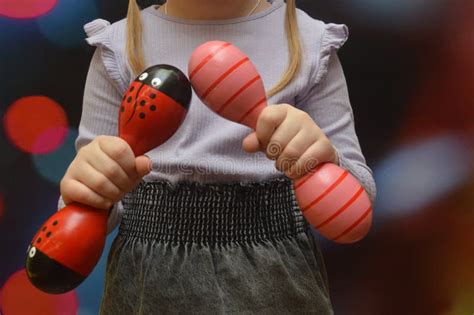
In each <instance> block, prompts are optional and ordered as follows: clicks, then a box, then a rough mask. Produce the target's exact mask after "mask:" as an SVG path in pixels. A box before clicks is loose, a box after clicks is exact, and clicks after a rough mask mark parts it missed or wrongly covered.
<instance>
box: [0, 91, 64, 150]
mask: <svg viewBox="0 0 474 315" xmlns="http://www.w3.org/2000/svg"><path fill="white" fill-rule="evenodd" d="M4 124H5V132H6V134H7V136H8V138H9V139H10V141H11V142H12V143H13V144H14V145H15V146H17V147H18V148H19V149H21V150H22V151H24V152H27V153H33V154H46V153H49V152H51V151H54V150H55V149H56V148H58V147H59V146H60V145H61V144H62V143H63V142H64V140H65V138H66V135H67V127H68V121H67V117H66V113H65V111H64V109H63V108H62V107H61V105H59V104H58V103H57V102H55V101H54V100H52V99H50V98H48V97H46V96H28V97H23V98H20V99H19V100H17V101H16V102H14V103H13V104H12V105H11V106H10V107H9V108H8V109H7V111H6V113H5V116H4ZM38 139H41V146H38V145H36V146H35V144H36V143H37V142H38Z"/></svg>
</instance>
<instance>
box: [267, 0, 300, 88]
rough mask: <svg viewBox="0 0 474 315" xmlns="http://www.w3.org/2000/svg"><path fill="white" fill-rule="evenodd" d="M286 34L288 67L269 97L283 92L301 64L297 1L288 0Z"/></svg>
mask: <svg viewBox="0 0 474 315" xmlns="http://www.w3.org/2000/svg"><path fill="white" fill-rule="evenodd" d="M285 33H286V38H287V41H288V56H289V61H288V67H287V68H286V71H285V73H284V74H283V76H282V78H281V79H280V81H279V82H278V83H277V84H276V85H275V86H274V87H273V88H272V89H271V90H270V91H268V92H267V97H270V96H273V95H275V94H276V93H278V92H280V91H281V90H283V89H284V88H285V87H286V86H287V85H288V83H290V82H291V80H293V78H294V77H295V75H296V74H297V73H298V70H299V68H300V64H301V58H302V56H301V55H302V52H301V41H300V33H299V30H298V23H297V20H296V3H295V0H286V12H285Z"/></svg>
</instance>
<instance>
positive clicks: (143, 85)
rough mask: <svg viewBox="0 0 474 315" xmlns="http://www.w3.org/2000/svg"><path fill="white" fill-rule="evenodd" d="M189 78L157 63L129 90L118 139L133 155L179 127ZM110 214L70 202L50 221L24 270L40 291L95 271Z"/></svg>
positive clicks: (70, 285)
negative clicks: (119, 138) (121, 140)
mask: <svg viewBox="0 0 474 315" xmlns="http://www.w3.org/2000/svg"><path fill="white" fill-rule="evenodd" d="M191 95H192V90H191V85H190V83H189V81H188V79H187V78H186V76H185V74H184V73H182V72H181V71H180V70H179V69H177V68H175V67H172V66H169V65H157V66H153V67H151V68H148V69H147V70H145V71H144V72H143V73H142V74H140V75H139V76H138V77H137V78H136V79H135V81H134V82H133V83H132V84H131V85H130V87H129V89H128V90H127V92H126V94H125V96H124V98H123V101H122V104H121V106H120V113H119V135H120V137H121V138H122V139H124V140H125V141H127V143H128V144H129V145H130V147H131V148H132V150H133V152H134V153H135V155H137V156H138V155H143V154H144V153H146V152H148V151H150V150H151V149H153V148H155V147H157V146H159V145H160V144H162V143H164V142H165V141H166V140H168V138H170V137H171V136H172V135H173V134H174V133H175V132H176V130H177V129H178V128H179V126H180V125H181V123H182V121H183V120H184V117H185V115H186V113H187V110H188V108H189V104H190V101H191ZM107 219H108V211H104V210H99V209H94V208H92V207H88V206H85V205H82V204H79V203H72V204H70V205H68V206H67V207H65V208H63V209H61V211H58V212H56V213H55V214H54V215H53V216H52V217H50V218H49V219H48V220H47V221H46V222H45V223H44V224H43V225H42V227H41V229H40V230H39V231H38V233H36V235H35V237H34V238H33V240H32V241H31V244H30V246H29V247H28V257H27V259H26V270H27V274H28V278H29V279H30V281H31V282H32V283H33V284H34V285H35V286H36V287H37V288H39V289H40V290H42V291H44V292H47V293H52V294H59V293H64V292H67V291H70V290H72V289H74V288H75V287H77V286H78V285H79V284H80V283H81V282H82V281H83V280H84V279H85V278H86V277H87V276H88V275H89V274H90V273H91V272H92V270H93V269H94V267H95V265H96V264H97V262H98V260H99V259H100V256H101V254H102V251H103V249H104V243H105V238H106V232H107Z"/></svg>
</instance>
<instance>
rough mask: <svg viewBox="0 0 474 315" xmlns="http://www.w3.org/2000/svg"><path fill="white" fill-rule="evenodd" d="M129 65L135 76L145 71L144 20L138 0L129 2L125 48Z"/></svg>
mask: <svg viewBox="0 0 474 315" xmlns="http://www.w3.org/2000/svg"><path fill="white" fill-rule="evenodd" d="M125 49H126V52H127V59H128V64H129V65H130V69H131V70H132V74H133V76H134V77H135V76H137V75H138V74H140V73H141V72H142V71H143V70H144V69H145V58H144V57H143V45H142V20H141V15H140V8H139V7H138V4H137V1H136V0H129V4H128V12H127V40H126V46H125Z"/></svg>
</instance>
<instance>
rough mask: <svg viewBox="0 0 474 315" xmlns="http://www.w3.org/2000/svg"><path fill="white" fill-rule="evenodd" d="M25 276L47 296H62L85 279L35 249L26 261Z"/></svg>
mask: <svg viewBox="0 0 474 315" xmlns="http://www.w3.org/2000/svg"><path fill="white" fill-rule="evenodd" d="M26 274H27V275H28V278H29V279H30V281H31V283H32V284H33V285H34V286H35V287H37V288H38V289H40V290H41V291H43V292H45V293H49V294H62V293H66V292H69V291H71V290H73V289H75V288H76V287H77V286H78V285H79V284H81V282H82V281H84V279H85V277H84V276H81V275H79V274H78V273H76V272H74V271H72V270H71V269H69V268H67V267H65V266H63V265H61V264H60V263H58V262H57V261H55V260H54V259H51V258H49V257H48V256H46V255H45V254H44V253H42V252H41V251H40V250H38V249H36V253H35V255H34V256H33V257H30V256H29V255H28V257H27V259H26Z"/></svg>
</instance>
